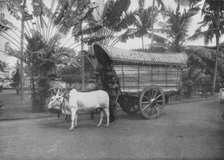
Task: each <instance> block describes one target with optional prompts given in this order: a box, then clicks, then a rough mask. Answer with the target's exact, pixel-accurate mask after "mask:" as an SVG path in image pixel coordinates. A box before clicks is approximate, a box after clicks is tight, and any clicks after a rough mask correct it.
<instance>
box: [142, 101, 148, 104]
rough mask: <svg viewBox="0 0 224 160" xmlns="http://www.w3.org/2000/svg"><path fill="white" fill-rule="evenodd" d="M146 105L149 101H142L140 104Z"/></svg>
mask: <svg viewBox="0 0 224 160" xmlns="http://www.w3.org/2000/svg"><path fill="white" fill-rule="evenodd" d="M148 103H150V102H149V101H144V102H142V104H148Z"/></svg>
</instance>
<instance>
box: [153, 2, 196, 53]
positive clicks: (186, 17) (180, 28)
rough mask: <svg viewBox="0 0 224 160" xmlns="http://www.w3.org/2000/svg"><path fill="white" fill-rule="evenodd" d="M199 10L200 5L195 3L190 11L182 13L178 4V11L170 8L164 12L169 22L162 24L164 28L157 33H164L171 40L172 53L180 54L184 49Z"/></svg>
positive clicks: (185, 10) (186, 10)
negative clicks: (193, 19)
mask: <svg viewBox="0 0 224 160" xmlns="http://www.w3.org/2000/svg"><path fill="white" fill-rule="evenodd" d="M199 9H200V8H199V5H197V3H193V4H192V5H191V6H190V8H189V9H186V8H185V9H184V11H183V12H182V13H181V12H180V6H179V4H178V5H177V8H176V10H173V9H171V8H168V9H167V10H166V11H165V12H164V16H165V17H167V21H166V22H160V25H161V26H162V28H161V29H158V30H157V32H162V33H164V34H165V35H167V38H168V39H169V40H170V41H169V44H168V45H169V49H170V50H171V51H176V52H180V51H181V50H183V49H184V44H185V42H186V39H187V37H188V34H187V32H188V28H189V25H190V23H191V19H192V17H193V16H195V15H196V14H197V13H198V11H199Z"/></svg>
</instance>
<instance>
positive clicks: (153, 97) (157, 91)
mask: <svg viewBox="0 0 224 160" xmlns="http://www.w3.org/2000/svg"><path fill="white" fill-rule="evenodd" d="M157 92H158V90H156V93H155V94H154V96H153V98H155V97H156V95H157Z"/></svg>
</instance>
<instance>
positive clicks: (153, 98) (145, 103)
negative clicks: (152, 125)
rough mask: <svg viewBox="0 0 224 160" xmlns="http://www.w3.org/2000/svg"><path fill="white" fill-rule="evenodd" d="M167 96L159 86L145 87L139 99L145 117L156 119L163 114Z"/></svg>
mask: <svg viewBox="0 0 224 160" xmlns="http://www.w3.org/2000/svg"><path fill="white" fill-rule="evenodd" d="M164 99H165V97H164V94H163V92H162V90H161V89H160V88H158V87H147V88H145V89H144V90H143V91H142V93H141V95H140V100H139V106H140V112H141V114H142V116H143V117H144V118H147V119H154V118H156V117H158V116H159V115H160V114H161V111H162V110H163V109H164V103H165V100H164Z"/></svg>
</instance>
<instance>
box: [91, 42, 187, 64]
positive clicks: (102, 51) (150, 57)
mask: <svg viewBox="0 0 224 160" xmlns="http://www.w3.org/2000/svg"><path fill="white" fill-rule="evenodd" d="M91 49H92V53H93V54H94V55H95V56H96V58H97V60H98V61H99V63H101V64H107V63H112V62H115V63H118V64H140V65H172V66H183V65H186V63H187V59H188V56H187V54H185V53H145V52H138V51H130V50H125V49H119V48H115V47H109V46H104V45H101V44H93V46H92V48H91Z"/></svg>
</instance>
